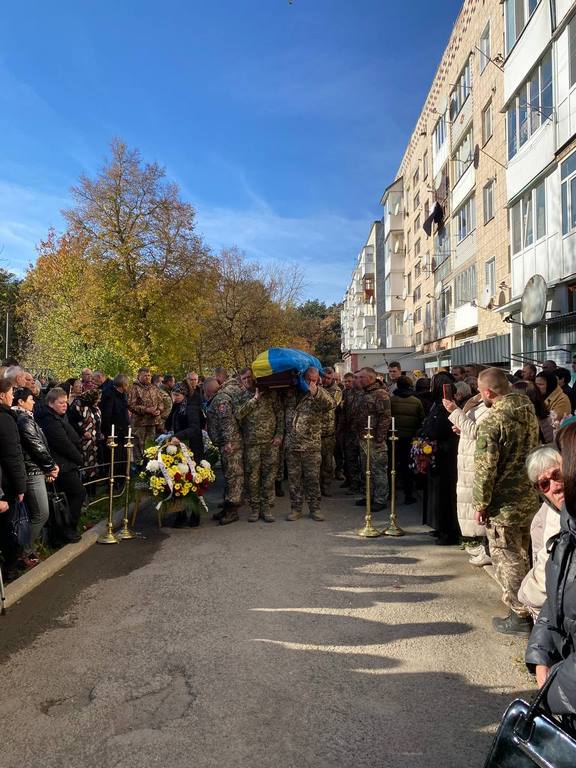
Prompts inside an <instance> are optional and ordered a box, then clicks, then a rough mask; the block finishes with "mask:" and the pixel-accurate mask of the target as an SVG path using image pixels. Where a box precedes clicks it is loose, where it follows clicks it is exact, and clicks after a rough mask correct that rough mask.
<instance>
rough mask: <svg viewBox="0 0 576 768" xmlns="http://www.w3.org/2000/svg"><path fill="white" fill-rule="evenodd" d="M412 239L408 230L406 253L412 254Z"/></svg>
mask: <svg viewBox="0 0 576 768" xmlns="http://www.w3.org/2000/svg"><path fill="white" fill-rule="evenodd" d="M411 239H412V238H411V236H410V230H408V231H407V232H406V253H410V241H411Z"/></svg>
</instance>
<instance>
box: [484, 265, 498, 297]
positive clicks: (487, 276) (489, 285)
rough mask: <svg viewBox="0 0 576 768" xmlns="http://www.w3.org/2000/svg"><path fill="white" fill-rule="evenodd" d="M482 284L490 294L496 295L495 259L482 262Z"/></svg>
mask: <svg viewBox="0 0 576 768" xmlns="http://www.w3.org/2000/svg"><path fill="white" fill-rule="evenodd" d="M484 285H485V286H486V289H487V291H488V292H489V293H490V296H495V295H496V259H490V261H487V262H486V264H484ZM488 289H489V290H488Z"/></svg>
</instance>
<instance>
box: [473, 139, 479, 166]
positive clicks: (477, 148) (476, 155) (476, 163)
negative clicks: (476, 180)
mask: <svg viewBox="0 0 576 768" xmlns="http://www.w3.org/2000/svg"><path fill="white" fill-rule="evenodd" d="M473 162H474V168H475V169H476V170H478V166H479V165H480V145H479V144H476V146H475V147H474V158H473Z"/></svg>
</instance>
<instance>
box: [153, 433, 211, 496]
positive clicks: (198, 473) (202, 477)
mask: <svg viewBox="0 0 576 768" xmlns="http://www.w3.org/2000/svg"><path fill="white" fill-rule="evenodd" d="M144 457H145V458H144V462H145V463H144V469H143V470H142V471H141V472H140V478H141V480H143V481H145V482H147V484H148V488H149V489H150V490H151V491H152V494H153V495H154V496H159V495H161V494H162V495H165V498H164V499H163V500H162V501H168V500H169V499H183V498H186V499H188V500H189V501H190V502H193V500H197V499H199V500H200V502H201V503H202V506H204V507H206V504H205V502H204V500H203V498H202V497H203V496H204V494H205V493H206V491H207V490H208V488H209V487H210V485H211V484H212V483H213V482H214V480H215V479H216V478H215V475H214V472H213V471H212V467H211V465H210V462H208V461H200V462H198V463H196V462H195V461H194V456H193V454H192V453H191V451H189V450H188V448H187V447H186V446H185V445H184V443H180V442H179V443H173V442H164V443H162V444H161V445H160V446H157V445H155V446H152V447H150V448H146V450H145V451H144ZM160 503H162V502H160Z"/></svg>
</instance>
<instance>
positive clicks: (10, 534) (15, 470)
mask: <svg viewBox="0 0 576 768" xmlns="http://www.w3.org/2000/svg"><path fill="white" fill-rule="evenodd" d="M12 396H13V390H12V384H11V382H10V381H9V380H8V379H0V469H1V470H2V490H3V491H4V501H6V502H8V505H9V506H8V511H7V512H3V513H2V514H0V550H1V551H2V557H3V558H4V564H3V568H4V570H5V573H6V576H7V577H8V578H11V577H13V576H14V575H16V574H15V568H16V565H17V563H18V558H19V557H20V555H21V553H22V548H21V547H20V545H19V544H18V540H17V538H16V536H15V535H14V531H13V521H14V518H15V515H16V504H17V502H20V501H23V499H24V492H25V491H26V466H25V464H24V456H23V454H22V447H21V445H20V435H19V434H18V426H17V424H16V416H15V415H14V413H12V411H11V406H12Z"/></svg>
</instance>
